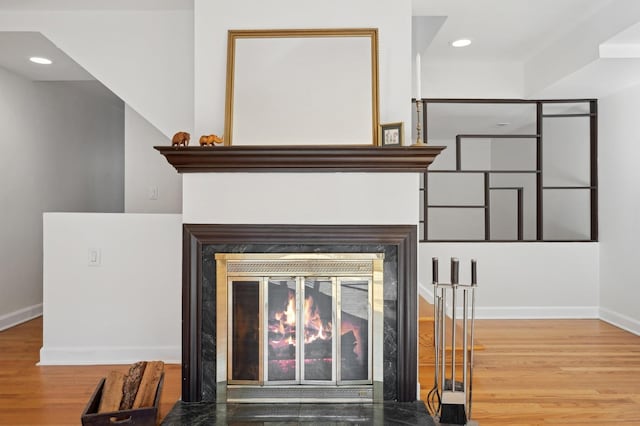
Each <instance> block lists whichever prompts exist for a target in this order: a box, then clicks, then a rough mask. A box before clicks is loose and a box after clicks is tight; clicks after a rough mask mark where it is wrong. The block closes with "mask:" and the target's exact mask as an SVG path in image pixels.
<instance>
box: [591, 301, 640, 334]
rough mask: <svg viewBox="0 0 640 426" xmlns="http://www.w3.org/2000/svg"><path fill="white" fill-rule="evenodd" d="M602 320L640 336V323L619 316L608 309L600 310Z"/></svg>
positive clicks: (624, 316)
mask: <svg viewBox="0 0 640 426" xmlns="http://www.w3.org/2000/svg"><path fill="white" fill-rule="evenodd" d="M600 319H601V320H602V321H605V322H608V323H609V324H611V325H615V326H616V327H618V328H621V329H623V330H626V331H628V332H630V333H633V334H635V335H636V336H640V321H638V320H636V319H634V318H631V317H628V316H626V315H622V314H619V313H617V312H614V311H612V310H609V309H607V308H600Z"/></svg>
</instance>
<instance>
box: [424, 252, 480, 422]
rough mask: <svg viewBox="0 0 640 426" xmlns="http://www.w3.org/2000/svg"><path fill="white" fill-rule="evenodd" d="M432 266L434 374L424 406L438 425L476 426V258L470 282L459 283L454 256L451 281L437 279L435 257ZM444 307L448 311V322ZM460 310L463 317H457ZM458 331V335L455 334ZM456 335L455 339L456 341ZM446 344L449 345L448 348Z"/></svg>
mask: <svg viewBox="0 0 640 426" xmlns="http://www.w3.org/2000/svg"><path fill="white" fill-rule="evenodd" d="M432 265H433V296H434V346H435V373H434V384H433V388H432V389H431V391H430V392H429V394H428V395H427V406H428V409H429V412H430V414H431V415H432V416H433V417H434V418H435V419H436V420H437V421H438V422H439V423H440V424H454V425H477V423H476V422H474V421H471V420H470V419H471V400H472V392H473V380H472V378H473V346H474V318H475V290H476V288H477V286H478V283H477V264H476V260H475V259H472V260H471V284H460V283H459V261H458V259H456V258H451V282H450V283H439V282H438V258H437V257H434V258H433V259H432ZM460 297H462V304H461V306H458V305H460ZM447 310H449V311H450V317H451V320H450V321H447ZM459 310H460V311H461V312H459ZM460 313H461V315H462V318H459V315H460ZM447 322H449V324H447ZM460 326H461V327H460ZM447 328H449V333H447ZM460 330H461V332H462V336H460V337H461V338H459V337H458V336H456V333H458V332H459V331H460ZM457 338H458V342H456V339H457ZM460 340H462V364H461V366H459V365H458V366H457V365H456V362H458V363H459V361H460V360H459V359H457V360H456V346H457V345H458V344H459V341H460ZM448 344H449V345H450V346H449V347H447V345H448ZM449 348H450V349H449ZM447 352H449V353H450V358H451V359H450V360H448V359H447ZM447 364H449V368H447ZM457 368H460V370H461V372H462V374H461V376H462V377H461V378H462V381H457V380H456V369H457ZM447 372H448V373H449V374H450V375H449V376H447ZM458 372H459V371H458ZM458 376H460V374H458Z"/></svg>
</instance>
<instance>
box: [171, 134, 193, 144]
mask: <svg viewBox="0 0 640 426" xmlns="http://www.w3.org/2000/svg"><path fill="white" fill-rule="evenodd" d="M189 140H191V135H190V134H189V133H187V132H178V133H176V134H175V135H173V139H171V146H187V145H189Z"/></svg>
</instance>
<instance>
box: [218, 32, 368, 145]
mask: <svg viewBox="0 0 640 426" xmlns="http://www.w3.org/2000/svg"><path fill="white" fill-rule="evenodd" d="M283 43H284V47H282V46H283ZM287 43H288V44H287ZM322 43H326V45H325V44H322ZM289 44H292V45H289ZM308 46H311V51H314V50H313V49H316V50H315V52H319V53H320V54H319V55H311V54H308V53H305V52H307V51H309V50H310V49H308V48H307V47H308ZM336 47H337V49H336ZM269 49H273V52H274V53H273V55H271V50H269ZM287 49H288V50H287ZM349 49H353V51H351V50H349ZM336 51H339V52H338V53H336ZM256 53H257V54H256ZM300 55H307V56H304V60H301V59H300ZM289 56H290V57H289ZM271 57H273V58H274V59H273V60H272V61H271V60H270V58H271ZM262 58H264V59H262ZM261 61H262V62H261ZM311 61H313V62H312V63H308V62H311ZM300 63H303V66H304V68H300V69H303V70H304V72H298V73H297V74H295V72H294V74H293V77H291V76H288V73H292V71H291V70H292V68H294V69H298V68H295V67H298V66H300ZM288 64H293V65H288ZM278 67H281V68H278ZM272 68H273V69H272ZM327 71H329V72H327ZM335 73H339V74H340V76H339V77H338V78H336V76H335ZM280 74H282V75H283V77H280V78H276V83H274V84H273V85H270V82H271V80H270V78H272V77H273V76H278V75H280ZM284 76H288V77H284ZM287 78H288V80H287ZM298 80H301V81H302V83H300V82H299V81H298ZM265 81H266V83H265ZM296 84H302V88H303V89H304V90H303V91H301V90H300V86H299V85H298V86H296ZM286 85H290V86H291V87H292V88H291V89H290V90H291V91H292V93H291V94H290V93H288V90H289V88H287V87H284V86H286ZM336 85H341V86H339V87H336ZM378 86H379V82H378V30H377V29H375V28H344V29H283V30H229V32H228V40H227V81H226V96H225V125H224V126H225V130H224V135H225V138H224V143H225V145H336V144H337V145H352V144H360V145H378V143H379V142H378V141H379V137H378V128H379V105H378V103H379V89H378ZM294 87H295V89H297V90H295V89H294ZM263 88H269V89H272V91H271V92H269V91H268V90H266V89H263ZM344 88H347V89H348V90H345V89H344ZM278 90H281V91H282V92H278ZM272 92H275V94H274V93H272ZM327 92H331V93H332V94H331V95H328V94H327ZM280 95H282V98H280V97H279V96H280ZM327 96H335V97H336V98H335V99H334V98H333V97H330V98H329V100H328V101H327ZM342 96H344V97H342ZM281 99H285V101H281ZM327 105H331V106H330V107H328V106H327ZM353 117H356V118H357V119H354V118H353ZM307 120H308V121H309V123H310V124H308V123H306V121H307ZM256 121H257V123H255V122H256ZM354 123H355V124H354ZM348 126H350V127H348Z"/></svg>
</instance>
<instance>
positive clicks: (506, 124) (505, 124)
mask: <svg viewBox="0 0 640 426" xmlns="http://www.w3.org/2000/svg"><path fill="white" fill-rule="evenodd" d="M509 124H511V123H507V122H502V123H498V124H496V126H498V127H504V126H508V125H509Z"/></svg>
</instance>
